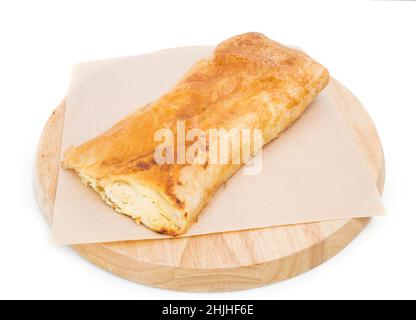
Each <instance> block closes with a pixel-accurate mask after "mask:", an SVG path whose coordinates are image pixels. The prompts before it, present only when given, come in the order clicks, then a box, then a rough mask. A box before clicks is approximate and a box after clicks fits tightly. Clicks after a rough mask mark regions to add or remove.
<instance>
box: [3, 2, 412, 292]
mask: <svg viewBox="0 0 416 320" xmlns="http://www.w3.org/2000/svg"><path fill="white" fill-rule="evenodd" d="M246 31H258V32H262V33H264V34H266V35H267V36H269V37H271V38H273V39H275V40H278V41H280V42H283V43H286V44H291V45H296V46H300V47H302V48H304V49H305V50H306V51H307V52H308V53H309V54H310V55H311V56H313V57H314V58H316V59H317V60H318V61H320V62H321V63H323V64H324V65H325V66H327V67H328V69H329V70H330V71H331V73H332V75H333V76H335V77H336V78H338V79H339V80H340V81H342V82H343V83H344V84H345V85H346V86H347V87H349V88H350V89H351V90H352V91H353V92H354V93H355V94H356V96H358V97H359V98H360V99H361V101H362V102H363V103H364V105H365V106H366V107H367V109H368V110H369V112H370V114H371V115H372V117H373V119H374V121H375V123H376V125H377V128H378V130H379V133H380V137H381V140H382V142H383V146H384V150H385V155H386V165H387V167H386V173H387V180H386V187H385V192H384V195H383V200H384V203H385V206H386V208H387V211H388V216H387V217H383V218H377V219H374V220H373V222H372V223H371V225H370V226H369V227H368V228H367V229H366V230H365V231H364V232H363V233H362V234H361V235H360V236H359V237H358V239H356V240H355V241H354V242H353V243H352V244H351V245H350V246H348V247H347V248H346V249H345V250H344V251H342V252H341V253H340V254H339V255H337V256H336V257H335V258H333V259H331V260H330V261H329V262H327V263H325V264H324V265H322V266H320V267H318V268H316V269H315V270H313V271H311V272H308V273H306V274H304V275H302V276H299V277H297V278H295V279H292V280H288V281H285V282H283V283H279V284H274V285H271V286H267V287H264V288H259V289H255V290H247V291H242V292H235V293H223V294H188V293H177V292H170V291H164V290H159V289H153V288H149V287H146V286H142V285H138V284H135V283H131V282H128V281H126V280H123V279H120V278H118V277H116V276H113V275H111V274H108V273H106V272H104V271H102V270H100V269H98V268H96V267H94V266H92V265H91V264H89V263H88V262H86V261H85V260H83V259H82V258H80V257H78V256H77V255H76V254H75V253H74V252H73V251H71V250H70V249H69V248H66V247H59V246H54V245H52V243H51V241H50V235H49V229H48V226H47V225H46V222H45V221H44V220H43V218H42V217H41V213H40V212H39V210H38V208H37V205H36V203H35V199H34V196H33V192H32V171H33V160H34V156H35V150H36V144H37V141H38V138H39V135H40V133H41V130H42V127H43V125H44V123H45V122H46V120H47V119H48V117H49V114H50V113H51V112H52V111H53V109H54V107H55V106H57V105H58V103H59V102H60V101H61V99H62V98H63V97H64V95H65V92H66V88H67V84H68V79H69V75H70V71H71V65H72V64H73V63H76V62H81V61H88V60H97V59H102V58H112V57H118V56H125V55H135V54H141V53H147V52H150V51H155V50H159V49H164V48H171V47H179V46H187V45H205V44H217V43H219V42H220V41H222V40H224V39H226V38H228V37H230V36H232V35H235V34H238V33H243V32H246ZM0 110H1V113H0V139H1V147H0V148H1V149H0V153H1V155H0V168H1V178H2V179H1V183H0V195H1V197H2V199H1V202H2V209H1V213H0V215H1V220H0V298H116V299H117V298H132V299H169V298H177V299H225V298H227V299H229V298H230V299H280V298H283V299H286V298H287V299H291V298H301V299H302V298H318V299H319V298H358V299H360V298H416V288H415V287H416V275H415V272H416V256H415V247H414V246H415V244H416V205H415V194H416V192H415V186H414V182H415V181H416V174H415V172H416V171H415V163H416V153H415V142H414V139H415V137H416V118H415V116H416V2H408V1H405V2H401V1H393V2H391V1H345V2H340V1H328V2H321V1H305V2H298V1H285V2H279V1H276V0H274V1H261V0H252V1H243V0H239V1H231V0H227V1H224V0H222V1H214V0H210V1H179V0H173V1H155V0H152V1H150V0H149V1H120V0H118V1H103V0H102V1H91V0H90V1H75V0H72V1H43V0H38V1H2V2H1V3H0Z"/></svg>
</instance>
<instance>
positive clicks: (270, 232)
mask: <svg viewBox="0 0 416 320" xmlns="http://www.w3.org/2000/svg"><path fill="white" fill-rule="evenodd" d="M327 90H328V92H329V94H330V95H331V98H332V99H333V100H334V101H335V102H336V105H337V107H338V108H339V111H340V112H341V114H342V115H343V117H344V119H345V121H346V123H347V125H348V128H349V129H350V132H351V135H352V137H353V139H354V141H355V142H356V144H357V146H358V147H359V149H360V150H361V151H362V155H363V157H364V159H365V160H366V164H367V166H368V169H369V172H370V173H371V174H372V176H373V177H374V180H375V182H376V184H377V187H378V189H379V191H380V193H381V192H382V190H383V186H384V157H383V151H382V147H381V143H380V141H379V138H378V135H377V132H376V129H375V127H374V125H373V123H372V121H371V119H370V117H369V115H368V114H367V112H366V111H365V109H364V108H363V107H362V105H361V104H360V102H359V101H358V100H357V99H356V98H355V97H354V96H353V95H352V94H351V93H350V92H349V91H348V90H347V89H346V88H345V87H343V86H342V85H341V84H340V83H339V82H337V81H336V80H334V79H332V80H331V82H330V84H329V85H328V89H327ZM64 113H65V102H62V103H61V104H60V106H59V107H58V108H57V109H56V110H55V112H54V113H53V114H52V116H51V118H50V119H49V121H48V123H47V124H46V126H45V129H44V132H43V134H42V137H41V140H40V143H39V150H38V155H37V164H36V168H37V170H36V175H35V189H36V195H37V199H38V202H39V205H40V207H41V210H42V212H43V213H44V215H45V217H46V218H47V220H48V222H49V223H51V221H52V219H53V206H54V201H55V193H56V185H57V179H58V169H59V156H60V152H61V151H60V149H61V138H62V130H63V120H64ZM368 222H369V219H368V218H360V219H349V220H337V221H328V222H318V223H308V224H298V225H290V226H282V227H273V228H266V229H258V230H247V231H239V232H229V233H222V234H214V235H205V236H197V237H190V238H178V239H166V240H146V241H124V242H113V243H97V244H85V245H75V246H73V248H74V249H75V250H76V251H78V252H79V253H80V254H81V255H82V256H83V257H85V258H86V259H88V260H89V261H91V262H92V263H94V264H96V265H97V266H99V267H101V268H103V269H105V270H108V271H110V272H112V273H114V274H116V275H119V276H121V277H123V278H126V279H129V280H132V281H135V282H139V283H143V284H147V285H151V286H155V287H160V288H167V289H173V290H181V291H230V290H241V289H247V288H253V287H258V286H263V285H266V284H270V283H273V282H277V281H282V280H285V279H289V278H291V277H294V276H296V275H299V274H301V273H304V272H306V271H308V270H310V269H312V268H314V267H316V266H318V265H319V264H321V263H323V262H325V261H326V260H328V259H329V258H331V257H332V256H334V255H335V254H337V253H338V252H340V251H341V250H342V249H343V248H344V247H345V246H346V245H348V244H349V243H350V242H351V241H352V240H353V239H354V238H355V237H356V236H357V235H358V234H359V233H360V232H361V230H363V228H364V227H365V226H366V225H367V223H368Z"/></svg>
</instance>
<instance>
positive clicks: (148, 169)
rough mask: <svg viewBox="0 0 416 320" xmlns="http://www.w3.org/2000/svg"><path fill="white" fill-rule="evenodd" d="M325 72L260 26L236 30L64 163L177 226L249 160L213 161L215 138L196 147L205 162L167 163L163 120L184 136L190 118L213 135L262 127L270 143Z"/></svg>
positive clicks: (133, 209) (108, 193)
mask: <svg viewBox="0 0 416 320" xmlns="http://www.w3.org/2000/svg"><path fill="white" fill-rule="evenodd" d="M328 80H329V74H328V72H327V70H326V69H325V68H324V67H323V66H321V65H320V64H319V63H317V62H315V61H314V60H312V59H311V58H310V57H308V56H307V55H306V54H304V53H303V52H300V51H298V50H295V49H291V48H288V47H285V46H283V45H281V44H279V43H277V42H275V41H272V40H270V39H268V38H267V37H265V36H264V35H262V34H258V33H247V34H242V35H239V36H235V37H233V38H231V39H229V40H226V41H224V42H223V43H221V44H220V45H219V46H218V47H217V48H216V49H215V51H214V54H213V55H212V56H211V57H209V58H207V59H203V60H201V61H199V62H198V63H196V64H195V65H194V66H193V67H192V68H191V70H190V71H189V72H188V73H187V74H186V75H185V76H184V77H183V78H182V80H181V81H179V83H178V84H177V85H176V86H175V87H174V88H173V89H172V90H171V91H170V92H168V93H167V94H166V95H164V96H162V97H161V98H160V99H159V100H157V101H155V102H154V103H152V104H150V105H148V106H146V107H145V108H141V109H138V110H137V111H135V112H134V113H132V114H130V115H129V116H127V117H126V118H125V119H124V120H122V121H120V122H119V123H117V124H115V125H114V126H113V127H112V128H110V129H109V130H108V131H106V132H104V133H103V134H101V135H99V136H98V137H96V138H94V139H92V140H91V141H88V142H86V143H85V144H83V145H81V146H78V147H71V148H69V150H67V151H66V152H65V154H64V161H63V166H64V167H65V168H67V169H72V170H74V171H75V172H76V173H77V174H78V175H79V176H80V177H81V180H82V182H83V183H84V184H85V185H87V186H90V187H92V188H93V189H94V190H95V191H96V192H97V193H98V194H99V195H100V196H101V197H102V199H103V200H104V201H105V202H106V203H107V204H108V205H110V206H111V207H113V208H114V209H115V210H116V211H118V212H119V213H122V214H125V215H128V216H130V217H132V218H133V219H135V220H136V222H138V223H140V222H141V223H143V224H144V225H145V226H147V227H149V228H150V229H152V230H154V231H157V232H160V233H165V234H169V235H180V234H183V233H185V232H186V231H187V229H188V228H189V226H190V225H191V224H192V223H193V222H194V221H196V219H197V217H198V214H199V213H200V212H201V211H202V209H203V207H204V206H205V205H206V204H207V202H208V201H209V200H210V198H211V197H212V195H213V194H214V192H215V191H216V190H217V189H218V188H219V187H220V186H221V185H222V184H223V183H224V182H225V181H227V179H229V178H230V177H231V176H232V175H233V174H234V173H235V172H236V171H237V170H239V168H240V167H241V166H242V164H238V163H233V162H232V161H230V162H229V163H227V164H219V163H211V162H210V161H209V157H210V156H209V155H208V153H209V146H206V148H205V150H203V149H202V150H200V153H199V154H198V155H201V154H203V153H204V152H205V153H206V154H205V156H206V157H205V159H206V160H205V162H203V163H201V162H200V161H194V162H191V163H178V161H175V163H164V164H160V163H159V162H157V161H155V156H154V155H155V151H156V149H157V147H158V146H160V141H157V140H155V134H156V133H157V132H158V131H159V130H160V129H162V128H166V129H170V130H171V132H173V136H174V138H178V137H177V136H178V129H177V122H178V121H184V123H185V127H186V129H187V130H190V129H192V128H198V129H199V130H201V131H202V132H206V133H207V134H208V131H209V129H212V128H218V129H220V128H224V129H232V128H246V129H250V130H254V129H260V130H261V132H262V138H263V140H262V144H263V145H265V144H267V143H269V142H270V141H271V140H273V139H275V138H276V137H277V136H278V135H279V134H281V133H282V132H283V131H284V130H285V129H287V128H288V127H289V126H290V125H291V124H292V123H293V122H294V121H295V120H296V119H297V118H298V117H299V116H300V115H301V114H302V113H303V112H304V111H305V109H306V108H307V106H308V105H309V104H310V102H311V101H312V100H313V99H314V98H315V97H316V96H317V95H318V94H319V92H320V91H321V90H322V89H323V88H324V87H325V86H326V85H327V83H328ZM255 151H256V150H254V149H253V150H252V152H255ZM230 157H231V155H230ZM176 160H178V159H176ZM243 160H244V161H245V160H247V158H245V159H243ZM276 161H278V159H276Z"/></svg>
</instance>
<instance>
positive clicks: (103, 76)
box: [52, 47, 384, 244]
mask: <svg viewBox="0 0 416 320" xmlns="http://www.w3.org/2000/svg"><path fill="white" fill-rule="evenodd" d="M211 52H212V48H211V47H192V48H181V49H173V50H167V51H161V52H157V53H152V54H147V55H142V56H136V57H128V58H121V59H113V60H107V61H99V62H91V63H83V64H79V65H76V66H75V67H74V69H73V74H72V79H71V83H70V88H69V93H68V98H67V101H66V115H65V127H64V134H63V142H62V150H63V151H64V150H66V149H67V148H68V147H69V146H71V145H79V144H81V143H83V142H85V141H86V140H89V139H91V138H93V137H95V136H96V135H98V134H100V133H102V132H103V131H105V130H106V129H108V128H109V127H110V126H112V125H113V124H114V123H115V122H116V121H118V120H120V119H122V118H123V117H124V116H126V115H127V114H129V113H130V112H131V111H133V110H134V109H136V108H137V107H140V106H145V105H146V104H147V103H149V102H151V101H154V100H156V99H157V98H158V97H160V96H161V95H162V94H164V93H165V92H167V91H168V90H169V89H170V88H172V87H173V85H174V84H175V83H176V81H178V80H179V79H180V78H181V76H182V75H183V74H184V73H185V72H186V71H187V70H188V69H189V67H191V66H192V65H193V64H194V63H195V62H196V61H197V60H198V59H200V58H203V57H206V56H209V55H210V54H211ZM365 168H366V167H365V164H364V163H363V159H362V157H361V154H359V151H358V149H357V147H356V146H355V145H354V142H353V141H352V138H351V136H350V134H349V132H348V129H347V127H346V125H345V123H344V120H343V119H342V118H341V116H340V114H338V112H337V110H336V107H335V106H334V104H333V102H332V101H331V99H330V98H329V96H328V95H327V94H326V92H325V90H324V91H323V92H322V93H321V94H320V95H319V97H318V98H317V99H316V100H315V101H314V102H313V103H312V104H311V106H310V107H309V108H308V110H307V111H306V112H305V114H304V115H303V116H302V117H301V118H300V119H299V120H298V121H297V122H296V123H295V124H294V125H293V126H292V127H291V128H290V129H289V130H287V131H286V132H285V133H284V134H283V135H282V136H281V137H279V138H278V139H277V140H275V141H273V142H271V143H270V144H269V145H268V146H266V147H265V148H264V150H263V168H262V173H261V174H260V175H256V176H245V175H243V172H242V170H240V171H239V172H238V173H237V174H236V175H235V176H234V177H232V178H231V179H230V180H229V181H228V182H227V183H226V186H225V187H222V188H220V190H219V191H218V192H217V193H216V194H215V196H214V197H213V198H212V200H211V201H210V203H209V204H208V206H207V207H206V208H205V209H204V210H203V212H202V214H201V215H200V218H199V221H198V222H197V223H196V224H195V225H193V226H192V227H191V229H190V230H189V232H188V233H187V234H186V235H185V236H193V235H200V234H209V233H217V232H226V231H235V230H245V229H252V228H264V227H271V226H279V225H287V224H295V223H305V222H314V221H324V220H333V219H344V218H352V217H369V216H377V215H382V214H383V213H384V209H383V205H382V203H381V200H380V196H379V194H378V191H377V189H376V187H375V182H374V181H373V179H372V178H371V177H370V175H369V173H368V172H367V171H366V169H365ZM52 235H53V239H54V241H55V242H56V243H59V244H80V243H92V242H111V241H120V240H142V239H158V238H166V237H168V236H165V235H160V234H157V233H155V232H153V231H151V230H149V229H147V228H146V227H144V226H143V225H137V224H135V222H134V221H133V220H132V219H130V218H128V217H125V216H123V215H120V214H118V213H116V212H115V211H114V210H113V209H111V208H110V207H108V206H107V205H105V204H104V202H103V201H102V200H101V198H100V197H99V196H98V195H97V194H95V192H94V191H92V190H90V189H89V188H86V187H85V186H84V185H83V184H82V183H81V182H80V179H79V178H78V177H77V176H76V175H75V174H74V173H73V172H71V171H67V170H64V169H62V168H61V169H60V172H59V182H58V188H57V194H56V202H55V211H54V215H53V223H52Z"/></svg>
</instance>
